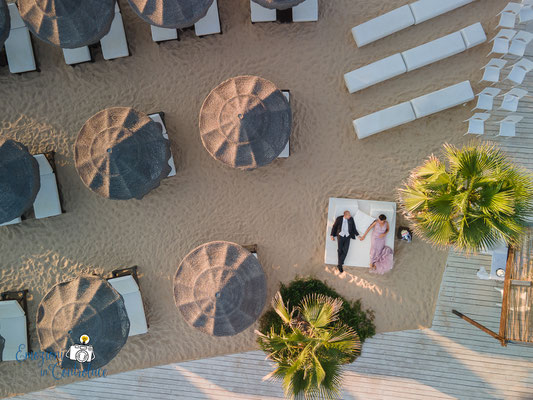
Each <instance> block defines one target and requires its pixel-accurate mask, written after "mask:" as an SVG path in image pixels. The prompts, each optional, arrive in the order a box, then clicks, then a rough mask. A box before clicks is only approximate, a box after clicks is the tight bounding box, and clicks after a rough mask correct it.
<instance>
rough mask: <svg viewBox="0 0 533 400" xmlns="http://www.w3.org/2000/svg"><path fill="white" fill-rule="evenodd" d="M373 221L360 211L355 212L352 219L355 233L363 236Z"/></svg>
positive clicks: (373, 219)
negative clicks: (355, 229)
mask: <svg viewBox="0 0 533 400" xmlns="http://www.w3.org/2000/svg"><path fill="white" fill-rule="evenodd" d="M375 220H376V219H375V218H372V217H371V216H370V215H368V214H366V213H364V212H362V211H361V210H357V213H356V214H355V217H354V221H355V227H356V228H357V232H359V234H360V235H364V234H365V232H366V230H367V229H368V227H369V226H370V225H372V224H373V223H374V221H375Z"/></svg>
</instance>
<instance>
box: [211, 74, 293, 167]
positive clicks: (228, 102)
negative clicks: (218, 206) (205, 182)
mask: <svg viewBox="0 0 533 400" xmlns="http://www.w3.org/2000/svg"><path fill="white" fill-rule="evenodd" d="M291 126H292V113H291V107H290V104H289V102H288V100H287V99H286V98H285V96H284V95H283V93H282V92H281V91H280V90H279V89H278V88H277V87H276V85H274V84H273V83H272V82H270V81H267V80H266V79H263V78H260V77H258V76H238V77H235V78H231V79H228V80H227V81H224V82H222V83H221V84H220V85H218V86H217V87H216V88H215V89H213V90H212V91H211V93H209V95H208V96H207V98H206V99H205V101H204V103H203V105H202V109H201V111H200V135H201V138H202V142H203V144H204V147H205V148H206V149H207V151H208V152H209V153H210V154H211V155H212V156H213V157H214V158H215V159H217V160H219V161H221V162H223V163H224V164H226V165H228V166H230V167H233V168H238V169H243V170H250V169H254V168H258V167H261V166H264V165H267V164H269V163H271V162H272V161H273V160H275V159H276V158H277V157H278V156H279V155H280V153H281V152H282V151H283V149H284V148H285V146H286V145H287V143H288V141H289V137H290V135H291Z"/></svg>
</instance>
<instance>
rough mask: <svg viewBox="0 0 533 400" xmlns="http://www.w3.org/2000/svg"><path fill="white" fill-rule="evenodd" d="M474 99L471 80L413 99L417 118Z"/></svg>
mask: <svg viewBox="0 0 533 400" xmlns="http://www.w3.org/2000/svg"><path fill="white" fill-rule="evenodd" d="M472 99H474V92H473V91H472V87H471V86H470V82H469V81H464V82H460V83H457V84H455V85H452V86H448V87H446V88H444V89H441V90H437V91H435V92H432V93H428V94H426V95H424V96H420V97H417V98H416V99H413V100H411V104H412V106H413V110H414V111H415V114H416V118H422V117H426V116H428V115H431V114H435V113H437V112H439V111H443V110H446V109H448V108H452V107H455V106H458V105H459V104H463V103H466V102H468V101H470V100H472Z"/></svg>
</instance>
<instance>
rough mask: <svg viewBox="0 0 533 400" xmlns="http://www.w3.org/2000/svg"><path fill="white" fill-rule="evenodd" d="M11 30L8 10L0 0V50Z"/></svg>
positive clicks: (3, 0) (2, 0) (4, 2)
mask: <svg viewBox="0 0 533 400" xmlns="http://www.w3.org/2000/svg"><path fill="white" fill-rule="evenodd" d="M10 29H11V18H10V17H9V9H8V8H7V4H6V1H5V0H0V49H1V48H2V47H3V46H4V42H5V41H6V39H7V37H8V36H9V30H10Z"/></svg>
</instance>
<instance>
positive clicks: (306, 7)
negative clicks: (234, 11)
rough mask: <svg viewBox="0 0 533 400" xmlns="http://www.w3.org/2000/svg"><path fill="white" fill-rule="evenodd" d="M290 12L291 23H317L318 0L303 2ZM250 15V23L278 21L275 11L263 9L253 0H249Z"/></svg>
mask: <svg viewBox="0 0 533 400" xmlns="http://www.w3.org/2000/svg"><path fill="white" fill-rule="evenodd" d="M284 11H286V10H284ZM290 11H291V13H292V22H316V21H318V0H305V1H304V2H303V3H300V4H298V5H297V6H295V7H292V9H290ZM250 15H251V20H252V23H256V22H275V21H277V20H278V19H279V18H278V12H277V10H276V9H271V8H266V7H263V6H261V5H259V4H257V3H255V2H254V1H253V0H250Z"/></svg>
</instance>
